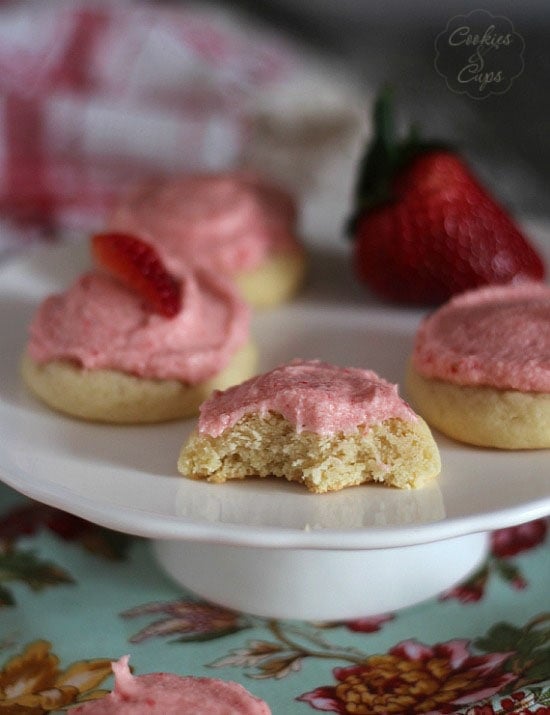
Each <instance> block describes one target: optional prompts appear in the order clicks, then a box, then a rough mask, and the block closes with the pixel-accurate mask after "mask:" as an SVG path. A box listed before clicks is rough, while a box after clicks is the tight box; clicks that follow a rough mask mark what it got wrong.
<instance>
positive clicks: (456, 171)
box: [349, 91, 544, 305]
mask: <svg viewBox="0 0 550 715" xmlns="http://www.w3.org/2000/svg"><path fill="white" fill-rule="evenodd" d="M390 105H391V98H390V95H389V93H388V92H387V91H386V92H384V93H383V94H382V95H381V97H380V99H379V100H378V102H377V103H376V106H375V111H374V119H375V129H376V136H375V138H374V141H373V143H372V144H371V146H370V148H369V150H368V153H367V154H366V156H365V159H364V160H363V162H362V165H361V167H360V171H359V180H358V184H357V190H356V209H355V215H354V217H353V218H352V220H351V221H350V224H349V228H350V232H351V233H352V236H353V238H354V266H355V269H356V271H357V275H358V277H359V278H360V279H361V280H362V281H364V282H365V283H367V284H368V285H369V286H370V287H371V288H372V290H373V291H374V292H375V293H377V294H378V295H380V296H381V297H383V298H386V299H390V300H393V301H398V302H402V303H414V304H425V305H429V304H437V303H441V302H443V301H445V300H447V299H448V298H449V297H450V296H451V295H453V294H455V293H460V292H462V291H464V290H466V289H469V288H475V287H477V286H481V285H486V284H492V283H507V282H510V281H519V280H541V279H542V278H543V277H544V265H543V262H542V260H541V258H540V256H539V255H538V254H537V252H536V251H535V249H534V248H533V247H532V246H531V244H530V243H529V241H528V240H527V238H526V237H525V236H524V235H523V234H522V232H521V231H520V230H519V228H518V227H517V226H516V224H515V223H514V222H513V221H512V219H511V218H510V216H509V215H508V214H507V213H506V211H505V210H504V209H503V207H502V206H500V205H499V204H498V203H497V202H496V201H495V199H494V198H493V197H492V196H491V195H490V194H489V193H488V192H487V190H486V189H485V188H483V187H482V186H481V184H480V183H479V181H478V180H477V179H476V178H475V176H474V175H473V174H472V173H471V171H470V170H469V169H468V167H467V166H466V164H465V163H464V161H463V160H462V159H461V158H460V156H459V155H458V154H457V153H455V152H454V151H452V150H450V149H448V148H443V147H441V146H436V145H433V144H432V145H429V144H425V143H421V142H420V141H418V138H417V136H416V135H415V133H411V135H410V136H409V138H407V139H406V140H404V141H401V142H400V143H396V142H395V137H394V132H393V127H392V124H393V121H392V120H393V118H392V112H391V106H390Z"/></svg>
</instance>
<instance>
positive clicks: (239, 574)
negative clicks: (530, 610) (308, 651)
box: [0, 246, 550, 620]
mask: <svg viewBox="0 0 550 715" xmlns="http://www.w3.org/2000/svg"><path fill="white" fill-rule="evenodd" d="M338 260H339V259H338V256H334V255H331V256H328V257H325V259H323V257H322V256H320V257H319V259H318V263H317V264H316V266H315V271H314V272H313V273H312V275H313V276H314V278H313V282H312V283H311V284H310V287H309V288H308V290H306V292H305V293H304V294H303V296H302V297H301V298H300V300H298V301H295V302H294V303H292V305H289V306H286V307H284V308H281V309H278V310H274V311H270V312H268V313H264V314H260V315H258V317H257V319H256V321H255V325H254V331H255V337H256V339H257V341H258V343H259V344H260V346H261V349H262V354H263V361H264V364H263V366H262V367H264V368H269V367H272V366H274V365H276V364H278V363H280V362H283V361H285V360H288V359H291V358H294V357H303V358H315V357H319V358H322V359H325V360H328V361H331V362H335V363H337V364H341V365H356V366H367V367H370V368H372V369H374V370H376V371H377V372H379V373H380V374H381V375H383V376H384V377H386V378H387V379H389V380H391V381H394V382H401V381H402V378H403V373H404V369H405V363H406V360H407V356H408V354H409V351H410V347H411V340H412V336H413V334H414V331H415V329H416V326H417V324H418V320H419V319H420V317H421V314H420V313H419V312H416V311H414V312H411V311H403V310H396V309H391V308H388V307H385V306H383V305H381V304H377V303H375V302H374V301H372V300H371V301H369V300H368V299H367V298H366V297H365V295H364V294H363V292H360V291H356V289H355V288H354V287H353V284H352V283H350V281H349V278H348V277H347V273H346V272H345V271H344V270H342V271H341V274H340V275H341V277H340V278H338V275H339V273H338V269H337V268H336V269H335V266H337V261H338ZM86 261H87V258H86V255H85V252H84V251H83V249H82V250H81V249H76V248H75V247H74V246H59V247H57V248H54V249H49V250H40V251H38V252H33V253H31V254H27V255H25V256H24V257H20V258H16V259H13V260H11V261H10V262H7V263H5V264H4V265H3V266H1V267H0V335H1V336H2V351H1V355H0V478H1V479H2V480H3V481H5V482H6V483H7V484H9V485H11V486H12V487H13V488H15V489H17V490H19V491H20V492H22V493H23V494H26V495H28V496H30V497H32V498H34V499H37V500H39V501H41V502H44V503H46V504H49V505H52V506H55V507H58V508H61V509H65V510H67V511H69V512H71V513H73V514H76V515H78V516H80V517H83V518H85V519H88V520H90V521H92V522H95V523H97V524H101V525H103V526H105V527H110V528H113V529H117V530H119V531H122V532H126V533H129V534H136V535H140V536H145V537H148V538H150V539H151V540H152V542H153V547H154V551H155V554H156V556H157V558H158V561H159V563H160V564H161V565H162V567H163V568H164V569H165V570H166V571H167V572H168V573H169V574H170V575H171V576H172V577H173V578H174V579H175V580H176V581H178V582H180V583H181V584H183V585H185V586H186V587H188V588H189V589H190V590H191V591H193V592H195V593H196V594H198V595H200V596H203V597H205V598H207V599H209V600H211V601H214V602H216V603H220V604H223V605H225V606H228V607H231V608H234V609H237V610H242V611H247V612H250V613H255V614H258V615H261V616H266V617H273V618H299V619H313V620H333V619H349V618H356V617H359V616H366V615H372V614H376V613H383V612H388V611H390V610H394V609H397V608H401V607H404V606H408V605H410V604H413V603H417V602H419V601H421V600H423V599H426V598H429V597H431V596H434V595H435V594H437V593H439V592H441V591H442V590H444V589H447V588H449V587H450V586H452V585H454V584H456V583H457V582H458V581H460V580H461V579H463V578H465V577H466V576H467V575H468V574H469V573H471V572H472V571H473V570H474V569H475V568H477V567H478V566H479V564H480V563H481V562H482V560H483V559H484V558H485V556H486V553H487V544H488V538H487V534H488V532H489V531H490V530H493V529H498V528H502V527H507V526H511V525H514V524H519V523H522V522H525V521H529V520H531V519H535V518H539V517H542V516H545V515H546V514H548V513H550V468H549V467H550V464H549V462H550V460H549V453H548V451H543V450H541V451H531V452H499V451H494V450H484V449H477V448H473V447H467V446H463V445H459V444H458V443H455V442H452V441H451V440H448V439H446V438H444V437H442V436H440V435H437V434H436V435H435V436H436V439H437V442H438V445H439V448H440V451H441V458H442V463H443V470H442V473H441V476H440V477H439V478H438V480H437V481H436V482H435V483H434V484H433V485H431V486H429V487H426V488H424V489H420V490H410V491H398V490H394V489H389V488H386V487H379V486H362V487H356V488H353V489H348V490H344V491H342V492H338V493H334V494H327V495H321V496H319V495H312V494H309V493H307V492H306V491H305V490H304V489H303V487H300V486H299V485H296V484H288V483H286V482H284V481H282V480H275V479H273V480H247V481H245V482H240V483H234V484H223V485H213V484H204V483H200V482H194V481H191V480H188V479H185V478H183V477H181V476H179V475H178V474H177V471H176V466H175V465H176V461H177V456H178V453H179V449H180V446H181V444H182V442H183V441H184V439H185V438H186V436H187V434H188V433H189V431H190V430H191V428H192V427H193V424H194V422H193V421H192V420H190V421H187V422H181V423H172V424H166V425H155V426H140V427H110V426H103V425H95V424H89V423H85V422H80V421H77V420H72V419H69V418H66V417H63V416H61V415H58V414H55V413H53V412H51V411H50V410H48V409H47V408H46V407H44V406H43V405H41V404H40V403H38V402H37V401H36V400H34V399H33V398H32V397H31V396H30V395H29V394H28V393H27V392H26V390H25V389H24V387H23V385H22V384H21V381H20V379H19V376H18V362H19V356H20V353H21V351H22V349H23V346H24V344H25V340H26V327H27V325H28V322H29V320H30V318H31V315H32V313H33V311H34V309H35V307H36V305H37V303H38V301H39V300H41V299H42V297H43V296H44V295H46V294H47V293H50V292H52V291H55V290H60V289H62V288H63V287H64V286H66V285H67V283H68V282H69V280H71V276H72V275H75V274H76V273H77V272H79V271H80V270H81V269H82V267H83V266H84V265H86Z"/></svg>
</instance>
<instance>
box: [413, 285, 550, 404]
mask: <svg viewBox="0 0 550 715" xmlns="http://www.w3.org/2000/svg"><path fill="white" fill-rule="evenodd" d="M412 363H413V367H414V368H415V370H416V371H417V372H418V373H420V374H421V375H423V376H424V377H428V378H436V379H440V380H445V381H447V382H452V383H454V384H456V385H486V386H489V387H494V388H497V389H503V390H506V389H510V390H521V391H522V392H550V286H548V285H545V284H544V283H532V282H529V283H519V284H514V285H506V286H489V287H485V288H480V289H476V290H472V291H468V292H466V293H463V294H461V295H459V296H456V297H455V298H453V299H451V300H450V301H449V302H448V303H446V304H445V305H444V306H442V307H441V308H440V309H439V310H437V311H436V312H435V313H433V314H432V315H430V316H428V317H427V318H426V319H425V320H424V321H423V322H422V323H421V325H420V328H419V330H418V332H417V336H416V341H415V345H414V350H413V355H412Z"/></svg>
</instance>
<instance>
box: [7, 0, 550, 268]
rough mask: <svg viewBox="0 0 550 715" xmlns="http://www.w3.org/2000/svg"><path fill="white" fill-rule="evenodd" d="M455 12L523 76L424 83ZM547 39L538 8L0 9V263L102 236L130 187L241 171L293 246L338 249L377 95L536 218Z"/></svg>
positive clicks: (340, 1) (331, 0) (37, 0)
mask: <svg viewBox="0 0 550 715" xmlns="http://www.w3.org/2000/svg"><path fill="white" fill-rule="evenodd" d="M472 10H475V11H479V10H485V12H488V13H490V14H491V16H493V15H494V16H495V17H497V18H500V19H499V20H497V24H498V23H499V22H507V23H511V24H512V25H513V28H514V31H515V32H516V33H517V36H518V37H520V38H522V42H523V43H524V51H523V56H522V61H523V63H524V66H523V69H522V71H521V72H520V73H519V74H518V76H517V77H515V79H514V80H513V82H512V84H511V86H510V87H509V88H508V89H507V91H506V92H505V93H503V94H489V96H487V97H486V98H484V99H473V98H471V97H469V96H467V95H464V94H458V93H457V92H456V91H451V89H449V88H448V86H447V84H446V82H445V79H444V77H442V75H441V74H440V73H438V71H437V70H436V67H435V58H436V51H435V41H436V38H437V36H438V35H439V34H440V33H442V32H443V31H445V28H446V26H447V23H448V22H449V21H450V20H451V19H452V18H453V17H454V16H456V15H463V14H464V15H465V14H468V13H470V12H471V11H472ZM549 37H550V4H549V3H548V2H547V1H544V2H542V0H529V1H528V2H518V0H501V1H500V2H495V1H492V2H484V3H483V7H482V8H480V5H479V4H478V0H463V1H462V2H458V1H456V0H453V1H452V2H435V1H434V0H431V1H428V0H409V2H398V1H397V0H209V2H200V1H199V0H195V2H187V1H184V0H164V1H158V2H152V1H147V0H109V1H108V2H107V1H106V0H11V1H9V0H8V1H5V2H2V3H1V4H0V255H1V254H2V252H5V251H10V250H12V249H14V248H17V247H19V246H21V245H23V244H26V243H28V242H29V241H33V240H35V239H36V238H44V237H51V236H55V235H58V234H67V235H76V236H82V235H85V233H86V232H89V231H91V230H95V229H97V228H98V227H101V224H102V221H103V220H104V217H105V215H106V213H107V212H108V211H109V208H110V206H111V205H112V202H113V201H114V200H116V197H117V195H118V194H119V193H120V192H121V191H123V190H124V189H125V187H126V186H127V185H128V184H129V183H131V182H133V181H136V180H139V179H141V178H144V177H148V176H151V175H158V174H174V173H178V172H181V171H188V170H192V171H195V170H218V169H225V168H235V167H243V166H244V167H252V168H255V169H258V170H260V171H262V172H263V173H266V174H267V175H269V176H272V177H273V178H275V179H277V180H279V181H280V182H281V183H283V184H285V185H287V187H288V188H290V189H291V190H292V191H295V192H296V193H297V195H298V199H299V200H300V201H301V203H302V204H303V206H304V207H305V213H304V216H303V221H304V226H305V230H306V232H307V233H309V234H313V235H314V234H315V233H316V232H318V231H323V232H324V233H325V234H330V235H332V236H333V237H334V240H343V237H342V225H343V223H344V220H345V217H346V214H347V212H348V206H349V201H350V195H351V191H352V187H353V183H354V178H355V168H356V164H357V160H358V158H359V156H360V155H361V152H362V150H363V147H364V144H365V142H366V141H367V140H368V138H369V136H370V133H371V123H370V113H371V108H372V103H373V100H374V98H375V96H376V93H377V92H378V90H379V88H380V87H381V85H383V84H385V83H390V84H392V85H393V86H394V88H395V95H396V101H397V104H398V114H399V120H400V123H401V125H402V126H404V125H405V124H408V123H409V122H410V121H412V120H417V121H418V123H419V124H420V125H421V126H422V127H423V128H424V132H425V135H426V136H427V137H435V138H437V139H443V140H446V141H449V142H450V143H452V144H456V145H457V146H458V147H459V148H461V150H462V151H463V152H464V153H465V155H466V156H467V157H468V158H469V159H470V160H471V162H472V163H473V164H474V166H475V169H476V170H477V171H478V172H479V173H480V174H481V176H482V177H483V178H485V180H486V182H487V183H488V185H489V186H490V187H491V189H492V190H493V191H494V193H495V194H496V195H497V196H498V197H499V198H500V199H501V200H502V201H503V202H504V203H505V204H507V205H508V206H509V207H510V208H511V209H512V210H513V211H514V212H515V213H516V214H521V215H530V216H532V217H535V218H539V219H542V220H545V219H547V218H548V215H549V213H550V205H549V201H548V188H549V185H550V181H549V179H550V169H549V167H550V140H549V134H550V132H549V129H550V98H549V93H548V87H549V80H550V51H549V42H548V38H549ZM509 57H510V55H509ZM512 59H514V60H517V59H518V57H517V53H516V55H515V56H514V53H513V52H512Z"/></svg>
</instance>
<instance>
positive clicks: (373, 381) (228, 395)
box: [199, 359, 417, 437]
mask: <svg viewBox="0 0 550 715" xmlns="http://www.w3.org/2000/svg"><path fill="white" fill-rule="evenodd" d="M269 412H275V413H278V414H280V415H282V416H283V417H285V418H286V419H287V420H288V421H289V422H291V423H292V424H293V425H295V427H296V431H297V432H302V431H308V432H316V433H317V434H336V433H338V432H344V433H349V432H353V431H355V430H356V429H357V427H358V426H359V425H364V426H365V427H368V426H369V425H372V424H374V423H378V422H382V421H383V420H385V419H389V418H390V417H399V418H401V419H403V420H407V421H410V422H414V421H415V420H416V419H417V416H416V415H415V413H414V412H413V411H412V409H411V408H410V407H409V406H408V405H407V403H406V402H404V401H403V400H402V399H401V398H400V397H399V395H398V392H397V385H393V384H391V383H389V382H386V381H385V380H383V379H382V378H381V377H379V376H378V375H377V374H376V373H374V372H373V371H372V370H365V369H362V368H357V367H337V366H336V365H331V364H329V363H326V362H321V361H320V360H298V359H297V360H293V361H292V362H290V363H287V364H285V365H280V366H279V367H276V368H275V369H274V370H272V371H271V372H268V373H265V374H263V375H259V376H257V377H253V378H251V379H250V380H247V381H246V382H243V383H242V384H240V385H237V386H235V387H230V388H229V389H228V390H224V391H220V390H218V391H216V392H214V393H213V394H212V395H211V397H210V398H209V399H208V400H206V402H204V403H203V404H202V406H201V411H200V417H199V432H201V433H202V434H208V435H210V436H212V437H217V436H219V435H220V434H221V433H222V432H224V430H226V429H228V428H230V427H232V426H233V425H234V424H236V423H237V422H238V421H239V420H240V419H241V417H243V416H244V415H247V414H255V413H257V414H260V415H262V416H265V415H267V414H268V413H269Z"/></svg>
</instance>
